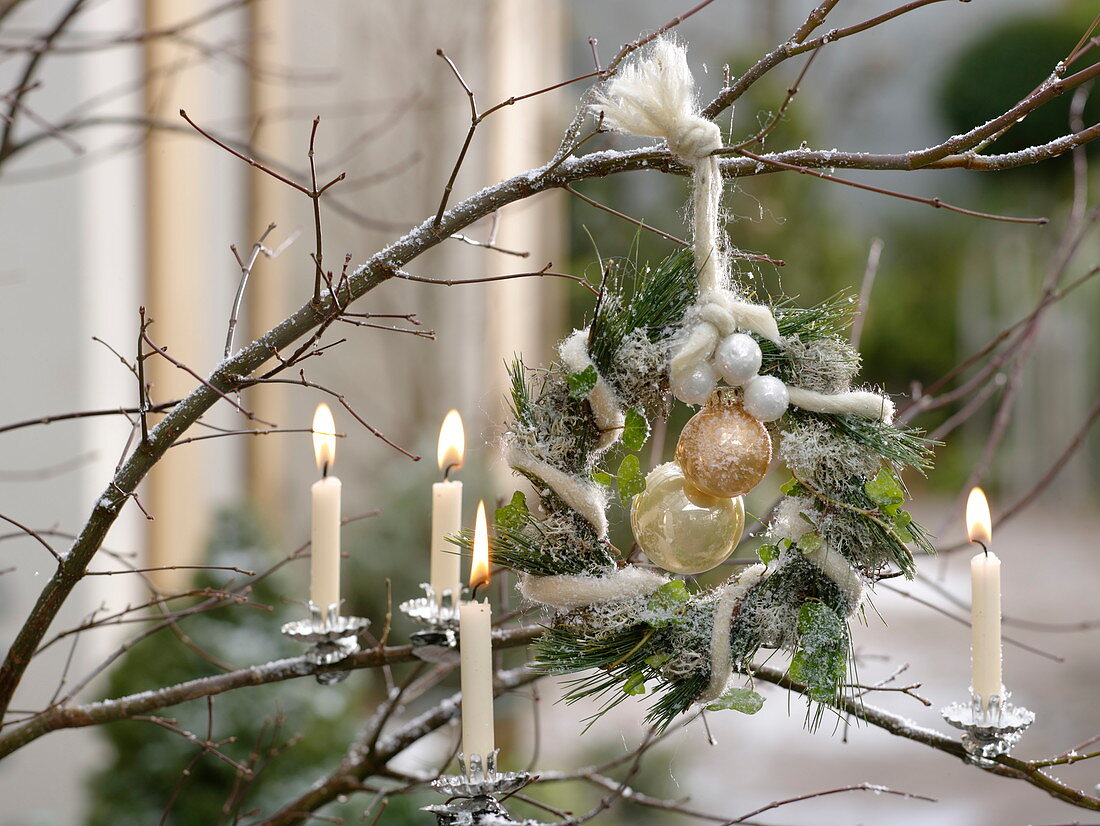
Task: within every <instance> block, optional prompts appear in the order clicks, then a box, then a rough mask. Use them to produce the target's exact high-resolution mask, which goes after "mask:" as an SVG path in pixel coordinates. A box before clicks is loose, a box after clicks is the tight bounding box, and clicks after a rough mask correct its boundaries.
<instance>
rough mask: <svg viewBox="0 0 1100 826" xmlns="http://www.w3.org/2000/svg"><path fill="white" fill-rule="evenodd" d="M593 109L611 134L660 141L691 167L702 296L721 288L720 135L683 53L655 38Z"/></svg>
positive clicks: (667, 41)
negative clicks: (704, 111)
mask: <svg viewBox="0 0 1100 826" xmlns="http://www.w3.org/2000/svg"><path fill="white" fill-rule="evenodd" d="M594 108H595V109H596V110H597V111H599V112H602V113H603V122H604V125H605V126H607V127H609V128H611V129H615V130H617V131H619V132H628V133H630V134H633V135H645V136H647V137H651V138H664V139H665V141H666V142H667V143H668V148H669V149H671V150H672V151H673V152H674V153H675V154H676V155H677V156H678V157H680V158H682V159H683V160H684V161H685V162H686V163H688V164H689V165H690V166H691V168H692V170H693V182H694V189H693V195H692V214H693V218H694V231H695V236H694V237H695V266H696V267H697V268H698V270H699V287H700V289H701V290H702V291H704V292H705V291H708V290H714V289H718V288H720V287H722V286H724V283H725V278H726V261H725V255H724V251H723V249H722V244H721V243H720V241H719V232H718V218H719V216H718V209H719V205H720V204H721V200H722V170H721V168H720V167H719V163H718V156H717V155H712V154H711V153H712V152H713V151H714V150H715V149H721V148H722V130H721V129H719V128H718V125H717V124H716V123H714V122H713V121H709V120H707V119H706V118H704V117H701V116H700V114H699V106H698V102H697V101H696V98H695V78H694V77H692V74H691V69H690V68H689V67H688V62H687V50H686V49H685V48H684V47H683V46H681V45H680V44H679V43H677V42H676V41H674V40H672V39H671V38H667V37H661V38H658V39H657V40H655V41H654V43H653V45H652V46H651V47H650V48H649V50H648V51H647V52H646V53H645V56H644V57H643V58H641V59H638V60H632V61H630V62H629V63H627V64H626V65H625V66H623V67H622V69H620V70H619V73H618V74H617V75H616V76H615V77H614V78H612V79H611V81H610V82H609V83H608V84H607V85H606V86H605V87H604V88H603V89H602V90H601V91H600V92H599V93H598V94H597V97H596V104H595V106H594Z"/></svg>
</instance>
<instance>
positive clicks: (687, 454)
mask: <svg viewBox="0 0 1100 826" xmlns="http://www.w3.org/2000/svg"><path fill="white" fill-rule="evenodd" d="M771 460H772V439H771V436H769V435H768V429H767V428H766V427H764V425H763V424H762V423H761V422H760V421H759V420H758V419H755V418H753V417H752V416H750V415H749V414H748V413H746V412H745V409H744V408H743V407H742V406H741V405H739V404H735V403H726V402H717V403H711V404H708V405H707V406H706V407H704V408H703V409H702V410H700V411H699V412H698V413H696V414H695V415H694V416H692V417H691V420H690V421H689V422H688V423H687V424H686V425H684V429H683V431H682V432H681V433H680V441H679V442H678V443H677V445H676V461H677V462H679V463H680V467H681V468H682V469H683V471H684V476H685V477H686V478H687V480H688V481H689V482H690V483H691V484H693V485H694V486H695V487H696V488H698V489H699V490H700V491H702V492H703V493H708V494H710V495H711V496H718V497H731V496H740V495H741V494H743V493H748V492H749V491H750V490H752V489H753V488H754V487H756V485H757V484H758V483H759V482H760V480H761V479H763V478H764V474H765V473H767V471H768V464H769V463H770V462H771Z"/></svg>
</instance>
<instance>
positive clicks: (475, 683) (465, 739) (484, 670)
mask: <svg viewBox="0 0 1100 826" xmlns="http://www.w3.org/2000/svg"><path fill="white" fill-rule="evenodd" d="M492 619H493V615H492V609H491V608H490V607H489V601H488V600H486V601H485V602H464V603H462V605H461V606H460V607H459V635H460V640H461V646H460V647H461V652H462V753H463V754H464V755H465V756H466V765H467V767H468V766H469V765H470V755H471V754H480V755H481V765H482V766H484V765H485V761H486V760H487V759H488V757H489V755H490V754H491V753H492V751H493V749H494V748H495V742H494V735H493V640H492Z"/></svg>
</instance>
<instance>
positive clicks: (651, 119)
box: [582, 37, 894, 427]
mask: <svg viewBox="0 0 1100 826" xmlns="http://www.w3.org/2000/svg"><path fill="white" fill-rule="evenodd" d="M594 108H595V109H596V110H598V111H599V112H602V113H603V118H604V124H605V125H606V126H608V127H609V128H611V129H615V130H617V131H620V132H629V133H631V134H634V135H645V136H648V137H654V138H664V139H665V141H667V143H668V147H669V149H670V150H672V152H674V153H675V154H676V155H677V156H679V157H680V158H682V159H683V160H684V161H685V162H686V163H687V164H689V165H690V166H691V167H692V170H693V183H694V188H693V193H692V217H693V222H692V223H693V225H692V230H693V233H694V252H695V265H696V267H697V268H698V271H699V276H698V277H699V297H698V299H697V300H696V302H695V304H694V305H693V307H692V308H691V309H690V310H688V314H687V317H686V319H685V322H684V330H683V333H682V334H681V336H680V340H679V341H678V342H677V344H676V347H675V348H674V352H673V354H672V359H671V362H670V365H669V377H670V380H671V386H672V389H673V392H674V393H675V392H676V389H677V388H685V387H688V386H690V385H691V382H690V381H689V377H690V376H691V374H692V373H693V372H695V370H696V369H697V368H698V367H699V366H700V365H701V364H702V363H703V362H705V361H709V360H710V359H711V358H713V356H714V349H715V347H716V346H717V345H718V342H719V340H721V339H722V338H725V337H726V336H728V335H730V334H732V333H735V332H737V331H738V330H748V331H750V332H753V333H756V334H757V335H759V336H761V337H763V338H765V339H767V340H768V341H773V342H775V343H776V344H779V345H780V346H782V340H781V337H780V335H779V327H778V325H777V324H776V322H775V317H774V316H773V315H772V313H771V310H769V309H768V308H767V307H764V306H762V305H759V304H752V303H750V302H747V301H743V300H741V299H740V298H739V297H738V296H737V295H736V294H735V293H734V292H733V291H732V290H731V289H730V288H729V286H728V283H727V282H728V278H727V260H726V255H725V250H724V246H723V243H722V238H721V230H720V227H721V223H720V214H719V208H720V206H721V200H722V174H721V169H720V167H719V164H718V156H717V155H714V154H711V153H713V152H714V150H716V149H720V148H721V146H722V133H721V130H720V129H719V128H718V126H717V125H716V124H714V123H713V122H711V121H708V120H707V119H706V118H703V117H702V116H701V115H700V114H699V107H698V102H697V101H696V97H695V79H694V78H693V77H692V74H691V69H690V68H689V66H688V62H687V51H686V49H685V48H684V47H683V46H682V45H680V44H679V43H677V42H676V41H674V40H672V39H671V38H667V37H662V38H658V39H657V40H655V41H654V43H653V45H652V46H651V47H650V49H649V50H648V51H647V52H645V53H644V54H643V55H641V56H640V57H638V58H636V59H634V60H632V61H630V62H629V63H627V64H626V65H625V66H623V68H622V69H621V70H620V71H619V74H618V75H616V76H615V77H614V78H612V80H611V81H610V82H609V83H608V84H607V86H606V87H604V89H603V90H602V91H601V92H599V93H598V96H597V98H596V104H595V106H594ZM582 369H583V368H582ZM788 390H789V391H790V397H791V404H793V405H796V406H797V407H801V408H802V409H803V410H811V411H814V412H817V413H833V414H837V415H856V416H864V417H866V418H869V419H877V420H879V421H884V422H887V423H889V422H890V421H892V419H893V413H894V406H893V403H892V402H891V401H890V400H889V399H888V398H886V397H884V396H880V395H877V394H875V393H868V392H865V391H849V392H844V393H837V394H834V395H825V394H823V393H817V392H814V391H812V390H804V389H802V388H799V387H788ZM680 401H684V402H688V403H693V402H690V401H689V400H688V399H683V398H682V399H680ZM601 427H602V426H601Z"/></svg>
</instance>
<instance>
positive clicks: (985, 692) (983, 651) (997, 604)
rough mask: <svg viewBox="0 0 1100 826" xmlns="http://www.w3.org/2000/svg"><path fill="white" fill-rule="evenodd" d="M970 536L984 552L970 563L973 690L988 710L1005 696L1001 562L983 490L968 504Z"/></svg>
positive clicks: (971, 494)
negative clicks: (991, 701)
mask: <svg viewBox="0 0 1100 826" xmlns="http://www.w3.org/2000/svg"><path fill="white" fill-rule="evenodd" d="M966 523H967V533H968V534H969V536H970V541H971V542H975V543H977V544H979V545H981V546H982V550H981V551H980V552H979V553H978V554H976V555H975V556H974V558H973V559H972V560H970V588H971V597H970V606H971V607H970V623H971V644H970V657H971V668H972V671H971V680H970V687H971V690H972V691H973V692H974V693H975V694H977V695H978V696H980V697H981V698H982V706H983V708H988V706H989V698H990V697H993V696H1002V695H1003V693H1004V688H1003V686H1002V684H1001V560H1000V559H998V558H997V555H996V554H994V553H993V552H992V551H991V550H990V545H991V543H992V538H993V530H992V520H991V519H990V516H989V503H988V502H987V501H986V498H985V494H984V493H983V492H982V489H981V488H974V489H973V490H972V491H970V498H969V499H968V500H967V503H966Z"/></svg>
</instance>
